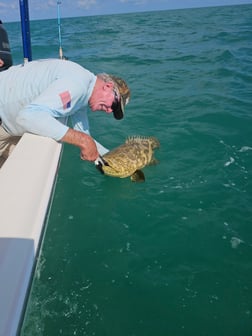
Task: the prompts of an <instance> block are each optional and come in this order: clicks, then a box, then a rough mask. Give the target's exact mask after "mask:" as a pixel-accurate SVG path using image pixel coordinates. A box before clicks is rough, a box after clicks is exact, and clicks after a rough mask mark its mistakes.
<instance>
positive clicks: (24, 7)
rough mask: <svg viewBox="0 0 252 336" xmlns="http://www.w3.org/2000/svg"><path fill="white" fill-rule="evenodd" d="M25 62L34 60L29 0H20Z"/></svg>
mask: <svg viewBox="0 0 252 336" xmlns="http://www.w3.org/2000/svg"><path fill="white" fill-rule="evenodd" d="M19 6H20V17H21V28H22V39H23V52H24V62H28V61H31V60H32V52H31V34H30V20H29V7H28V0H19Z"/></svg>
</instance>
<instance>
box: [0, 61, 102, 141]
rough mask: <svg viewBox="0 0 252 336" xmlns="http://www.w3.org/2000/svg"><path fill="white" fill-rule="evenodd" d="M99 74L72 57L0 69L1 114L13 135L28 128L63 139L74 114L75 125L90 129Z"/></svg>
mask: <svg viewBox="0 0 252 336" xmlns="http://www.w3.org/2000/svg"><path fill="white" fill-rule="evenodd" d="M95 81H96V76H95V75H94V74H93V73H91V72H90V71H88V70H86V69H84V68H83V67H81V66H80V65H78V64H76V63H73V62H71V61H66V60H59V59H49V60H39V61H32V62H28V63H26V64H24V65H17V66H13V67H11V68H9V69H8V70H7V71H4V72H2V73H0V117H1V119H2V122H3V125H4V128H5V129H6V131H7V132H8V133H9V134H11V135H22V134H23V133H25V132H29V133H34V134H38V135H42V136H47V137H51V138H53V139H55V140H57V141H58V140H60V139H61V138H62V137H63V136H64V135H65V134H66V132H67V130H68V127H67V126H66V125H64V124H63V123H61V122H60V121H59V120H57V119H58V118H62V117H68V116H71V119H72V123H73V128H75V129H78V130H80V131H83V132H86V133H89V123H88V117H87V106H88V100H89V98H90V96H91V93H92V91H93V88H94V85H95Z"/></svg>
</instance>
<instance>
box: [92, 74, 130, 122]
mask: <svg viewBox="0 0 252 336" xmlns="http://www.w3.org/2000/svg"><path fill="white" fill-rule="evenodd" d="M129 99H130V90H129V87H128V85H127V84H126V82H125V81H124V80H123V79H122V78H119V77H116V76H114V75H109V74H106V73H102V74H98V75H97V83H96V87H95V92H94V93H93V97H91V99H90V101H89V105H90V107H91V109H92V110H99V109H100V110H102V111H105V112H107V113H111V112H113V114H114V117H115V118H116V119H118V120H119V119H122V118H123V116H124V108H125V105H127V104H128V102H129Z"/></svg>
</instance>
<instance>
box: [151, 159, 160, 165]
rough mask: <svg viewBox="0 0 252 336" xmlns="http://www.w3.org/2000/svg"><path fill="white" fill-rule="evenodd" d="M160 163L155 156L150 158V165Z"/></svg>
mask: <svg viewBox="0 0 252 336" xmlns="http://www.w3.org/2000/svg"><path fill="white" fill-rule="evenodd" d="M158 163H159V161H158V160H157V159H155V158H152V159H151V160H150V163H149V166H154V165H157V164H158Z"/></svg>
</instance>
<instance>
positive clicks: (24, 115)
mask: <svg viewBox="0 0 252 336" xmlns="http://www.w3.org/2000/svg"><path fill="white" fill-rule="evenodd" d="M84 89H85V87H83V86H82V87H80V86H78V85H76V83H75V82H73V81H72V80H69V79H67V78H63V79H59V80H55V81H54V82H52V83H51V84H50V85H49V86H48V87H47V88H46V89H45V90H44V91H43V92H42V93H41V94H40V95H39V96H38V97H36V98H35V99H34V100H33V101H32V102H31V103H29V104H28V105H26V106H25V107H24V108H23V109H22V110H21V111H20V112H19V114H18V116H17V120H16V122H17V123H19V125H21V126H22V127H23V129H25V130H26V131H28V132H31V133H34V134H38V135H42V136H47V137H51V138H53V139H55V140H57V141H59V140H60V139H61V138H62V137H63V136H64V135H65V134H66V132H67V130H68V128H69V127H67V126H66V125H64V124H62V123H61V122H60V121H59V120H57V118H62V117H67V116H69V115H73V114H74V113H77V112H78V111H79V109H80V108H83V104H84V103H83V101H82V99H83V98H82V97H84V98H85V91H84ZM84 114H85V113H84ZM77 115H78V113H77ZM86 119H87V117H86ZM86 125H87V127H88V121H87V123H86Z"/></svg>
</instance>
